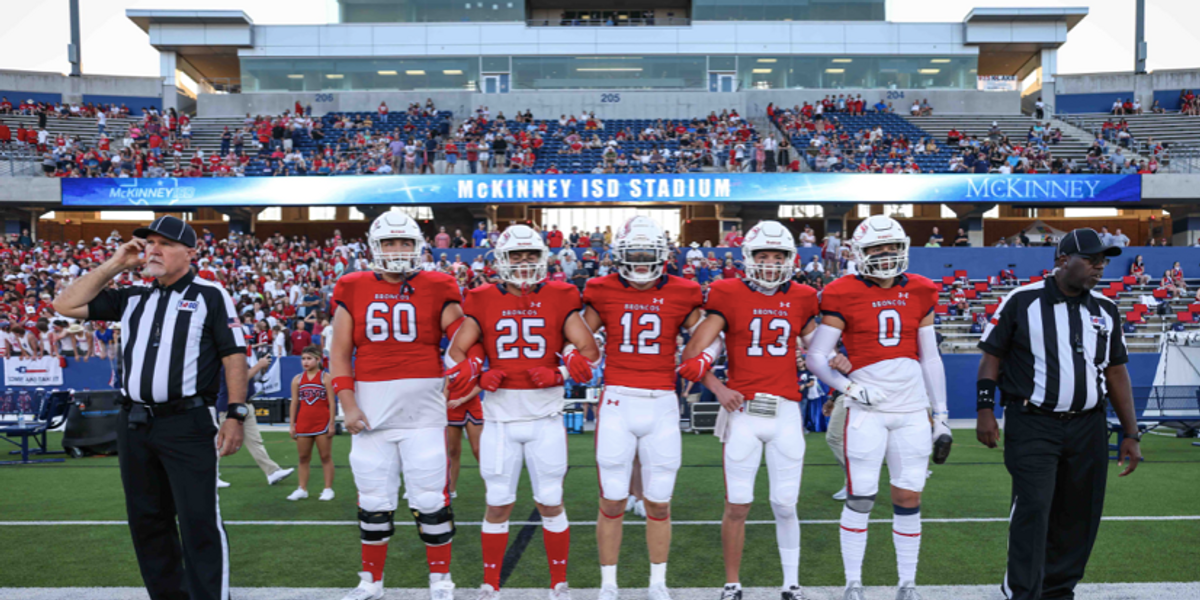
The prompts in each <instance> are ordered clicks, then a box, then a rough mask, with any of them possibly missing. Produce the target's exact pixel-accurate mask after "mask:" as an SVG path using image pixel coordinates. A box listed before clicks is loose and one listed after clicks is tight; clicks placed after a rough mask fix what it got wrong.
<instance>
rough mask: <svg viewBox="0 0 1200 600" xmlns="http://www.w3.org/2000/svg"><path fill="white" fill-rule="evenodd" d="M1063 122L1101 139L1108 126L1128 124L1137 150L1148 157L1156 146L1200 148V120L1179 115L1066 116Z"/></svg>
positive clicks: (1105, 114) (1174, 113)
mask: <svg viewBox="0 0 1200 600" xmlns="http://www.w3.org/2000/svg"><path fill="white" fill-rule="evenodd" d="M1064 120H1066V121H1067V122H1069V123H1072V124H1074V125H1075V126H1077V127H1079V128H1081V129H1084V130H1086V131H1089V132H1091V133H1092V135H1102V134H1103V133H1104V131H1105V128H1104V125H1105V123H1110V124H1113V125H1120V124H1121V123H1122V122H1124V123H1127V124H1128V129H1129V132H1130V133H1131V134H1132V135H1133V139H1134V142H1135V146H1136V148H1138V149H1139V150H1140V151H1142V152H1146V153H1152V150H1153V148H1154V146H1156V145H1159V144H1161V145H1164V146H1165V147H1166V148H1167V149H1174V148H1179V147H1184V146H1188V147H1200V119H1198V118H1194V117H1192V116H1191V115H1182V114H1180V113H1178V112H1168V113H1159V114H1154V113H1143V114H1140V115H1110V114H1107V113H1090V114H1080V115H1070V116H1066V117H1064Z"/></svg>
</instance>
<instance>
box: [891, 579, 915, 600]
mask: <svg viewBox="0 0 1200 600" xmlns="http://www.w3.org/2000/svg"><path fill="white" fill-rule="evenodd" d="M896 600H921V595H920V594H918V593H917V586H916V584H914V583H912V582H905V583H903V584H901V585H900V587H899V588H898V589H896Z"/></svg>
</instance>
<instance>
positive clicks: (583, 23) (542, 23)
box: [525, 17, 692, 27]
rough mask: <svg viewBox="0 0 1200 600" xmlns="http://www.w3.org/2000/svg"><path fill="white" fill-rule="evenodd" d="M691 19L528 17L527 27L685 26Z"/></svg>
mask: <svg viewBox="0 0 1200 600" xmlns="http://www.w3.org/2000/svg"><path fill="white" fill-rule="evenodd" d="M691 24H692V20H691V19H689V18H686V17H662V18H650V19H613V20H605V19H563V18H558V19H528V20H526V21H525V25H526V26H528V27H687V26H689V25H691Z"/></svg>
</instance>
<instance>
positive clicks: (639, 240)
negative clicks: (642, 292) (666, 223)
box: [613, 216, 671, 283]
mask: <svg viewBox="0 0 1200 600" xmlns="http://www.w3.org/2000/svg"><path fill="white" fill-rule="evenodd" d="M670 254H671V251H670V249H669V248H667V237H666V236H665V235H663V232H662V229H660V228H659V227H658V224H657V223H655V222H654V221H653V220H651V219H650V218H649V217H644V216H637V217H633V218H631V219H629V220H628V221H625V225H624V226H622V227H621V229H620V230H619V231H618V232H617V236H616V239H614V240H613V259H614V260H615V261H616V263H617V272H618V273H620V274H621V277H624V278H625V279H626V280H627V281H632V282H634V283H649V282H651V281H657V280H658V279H660V278H662V275H663V269H664V268H665V267H666V262H667V259H668V258H670ZM639 267H649V270H647V271H646V272H644V273H639V272H638V268H639Z"/></svg>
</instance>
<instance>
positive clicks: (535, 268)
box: [493, 225, 550, 287]
mask: <svg viewBox="0 0 1200 600" xmlns="http://www.w3.org/2000/svg"><path fill="white" fill-rule="evenodd" d="M530 250H533V251H536V252H538V254H539V258H538V260H537V262H533V263H521V264H513V262H512V259H511V258H510V255H511V254H512V253H513V252H526V251H530ZM493 253H494V254H495V256H496V273H497V274H498V275H499V276H500V280H501V281H504V282H505V283H511V284H513V285H516V286H520V287H525V286H530V285H537V284H539V283H541V282H542V281H544V280H545V279H546V272H547V271H548V266H547V265H548V263H549V257H550V250H549V249H547V248H546V244H545V243H544V242H542V236H541V234H539V233H538V232H536V231H534V230H533V228H532V227H529V226H528V225H512V226H510V227H509V228H508V229H505V230H504V233H502V234H500V238H499V239H497V240H496V249H495V250H493Z"/></svg>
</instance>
